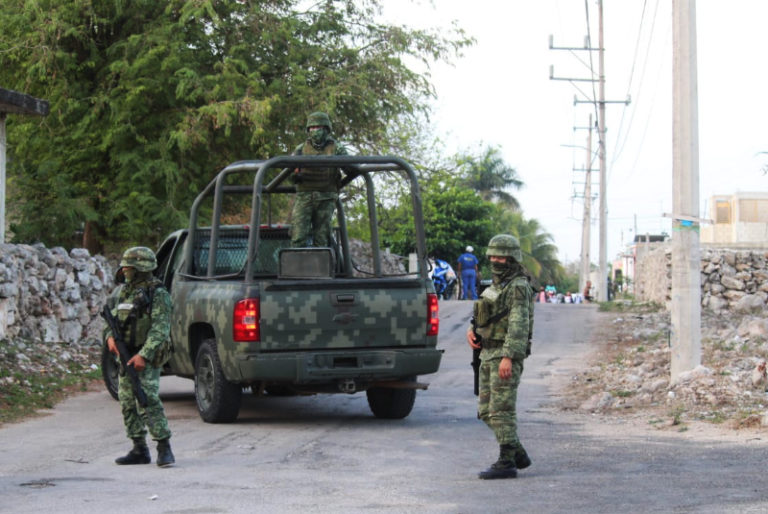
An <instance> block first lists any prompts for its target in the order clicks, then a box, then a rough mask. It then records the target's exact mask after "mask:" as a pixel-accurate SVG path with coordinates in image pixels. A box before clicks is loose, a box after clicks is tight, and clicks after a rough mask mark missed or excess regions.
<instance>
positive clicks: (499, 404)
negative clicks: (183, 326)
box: [477, 358, 523, 447]
mask: <svg viewBox="0 0 768 514" xmlns="http://www.w3.org/2000/svg"><path fill="white" fill-rule="evenodd" d="M500 362H501V358H496V359H488V360H483V361H482V362H481V363H480V387H479V393H480V394H479V399H478V405H477V417H478V418H480V419H481V420H483V421H484V422H485V424H486V425H488V426H489V427H490V429H491V430H493V433H494V435H495V436H496V441H498V443H499V444H500V445H501V444H511V445H513V446H516V447H517V446H520V440H519V439H518V438H517V410H516V409H517V408H516V403H517V387H518V386H519V385H520V377H521V375H522V374H523V362H522V361H517V360H512V376H511V377H510V378H509V379H507V380H502V379H500V378H499V363H500Z"/></svg>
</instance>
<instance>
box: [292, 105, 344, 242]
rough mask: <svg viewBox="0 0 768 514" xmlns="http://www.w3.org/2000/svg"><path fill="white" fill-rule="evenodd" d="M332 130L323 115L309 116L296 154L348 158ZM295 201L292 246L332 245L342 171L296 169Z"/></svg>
mask: <svg viewBox="0 0 768 514" xmlns="http://www.w3.org/2000/svg"><path fill="white" fill-rule="evenodd" d="M332 130H333V127H332V125H331V120H330V118H329V117H328V115H327V114H326V113H324V112H313V113H312V114H310V115H309V116H308V117H307V139H306V141H304V143H302V144H300V145H299V146H298V147H297V148H296V150H294V152H293V154H294V155H347V150H346V148H344V146H343V145H341V144H340V143H338V142H337V141H336V140H334V139H333V137H331V131H332ZM293 181H294V183H295V184H296V191H297V193H296V200H295V202H294V204H293V214H292V221H291V223H292V225H293V231H292V235H291V246H294V247H302V246H307V240H308V238H309V237H310V236H311V237H312V246H330V245H331V226H332V224H333V213H334V211H335V209H336V201H337V199H338V197H339V186H340V183H341V171H340V170H339V168H297V169H296V170H295V171H294V173H293Z"/></svg>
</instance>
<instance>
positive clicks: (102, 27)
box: [0, 0, 471, 245]
mask: <svg viewBox="0 0 768 514" xmlns="http://www.w3.org/2000/svg"><path fill="white" fill-rule="evenodd" d="M378 6H379V2H378V0H363V1H356V0H337V1H328V2H318V3H314V4H306V3H303V2H300V1H298V0H267V1H262V2H220V1H203V2H200V1H195V0H170V1H168V2H153V1H149V0H136V1H134V2H113V1H111V0H56V1H53V0H35V1H32V0H9V1H7V2H5V3H4V5H3V9H2V10H0V29H2V30H0V48H2V49H3V66H2V67H0V84H2V85H3V87H6V88H10V89H14V90H18V91H23V92H25V93H28V94H31V95H33V96H36V97H39V98H44V99H46V100H48V101H49V102H50V105H51V113H50V115H49V116H48V117H46V118H42V119H40V118H32V117H22V116H12V117H10V118H9V123H8V140H9V141H11V142H12V144H11V145H10V147H9V150H10V163H9V170H8V171H9V177H11V179H12V181H13V186H14V187H12V188H11V189H10V192H11V193H12V195H13V200H14V203H15V204H18V205H23V206H24V207H23V208H22V209H19V210H18V211H14V212H13V215H14V216H15V217H16V218H15V220H14V221H15V228H16V239H17V240H18V241H32V240H42V241H43V242H45V243H46V244H49V245H52V244H67V243H68V242H70V240H71V237H72V234H73V233H74V232H75V231H77V230H78V229H80V227H81V225H82V223H83V222H85V221H90V222H94V224H96V225H97V226H98V230H99V232H100V235H101V237H102V238H104V239H106V240H108V241H126V242H128V241H132V242H139V241H140V242H142V243H144V244H151V243H153V242H154V243H156V242H157V241H158V240H159V239H160V238H161V237H162V236H163V235H165V233H167V232H168V231H169V230H170V229H173V228H177V227H179V226H182V225H184V224H185V220H186V218H187V212H188V209H189V206H190V205H191V202H192V200H193V199H194V197H195V196H196V194H197V193H198V192H199V191H200V190H201V189H202V188H203V187H204V186H205V184H207V183H208V182H209V180H210V179H211V178H212V177H213V176H214V174H215V172H216V171H217V170H218V169H220V168H221V167H222V166H224V165H226V164H227V163H229V162H232V161H235V160H239V159H244V158H265V157H270V156H273V155H276V154H283V153H290V151H291V150H292V149H293V148H294V147H295V146H296V145H297V144H298V143H299V142H301V140H302V139H303V138H304V122H305V119H306V114H307V113H308V112H311V111H315V110H323V111H326V112H328V113H329V114H330V115H331V118H332V120H333V125H334V129H335V132H336V134H337V136H339V137H340V139H342V140H344V141H346V142H348V143H350V144H351V146H352V147H353V148H355V149H357V150H359V151H361V152H371V151H374V152H375V150H377V149H381V148H388V147H390V146H391V143H399V142H400V141H397V140H396V138H393V136H392V127H398V126H409V124H410V126H412V127H413V126H417V125H418V123H419V119H421V118H422V117H423V116H424V115H425V114H426V113H427V112H428V109H429V103H428V102H427V101H426V100H428V99H429V98H431V97H433V96H434V91H433V88H432V86H431V84H430V83H429V81H428V78H429V77H428V75H424V74H421V73H417V72H416V71H414V70H412V69H411V68H410V67H409V66H408V65H407V64H406V62H408V61H410V62H415V61H420V62H423V63H429V62H431V61H437V60H448V59H450V58H451V57H452V56H454V55H456V54H457V53H458V52H459V51H460V50H461V48H463V47H464V46H466V45H468V44H470V43H471V40H470V39H468V38H466V37H465V36H464V34H463V33H462V32H461V31H456V32H454V33H449V34H437V33H432V32H428V31H422V30H412V29H407V28H404V27H400V26H394V25H385V24H381V23H378V22H376V14H377V10H378ZM384 120H386V122H384ZM62 185H63V187H62ZM52 226H55V227H56V229H55V230H51V227H52Z"/></svg>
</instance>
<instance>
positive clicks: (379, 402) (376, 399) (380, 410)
mask: <svg viewBox="0 0 768 514" xmlns="http://www.w3.org/2000/svg"><path fill="white" fill-rule="evenodd" d="M366 395H367V396H368V406H369V407H370V408H371V412H373V415H374V416H376V417H377V418H383V419H403V418H404V417H406V416H408V414H410V413H411V410H413V403H414V402H415V401H416V389H395V388H390V387H372V388H371V389H368V390H367V391H366Z"/></svg>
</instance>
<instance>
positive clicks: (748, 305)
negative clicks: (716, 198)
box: [635, 245, 768, 313]
mask: <svg viewBox="0 0 768 514" xmlns="http://www.w3.org/2000/svg"><path fill="white" fill-rule="evenodd" d="M766 260H768V251H766V250H763V249H759V250H758V249H755V250H749V249H738V250H733V249H724V248H706V247H705V248H702V249H701V305H702V307H704V308H706V309H709V310H711V311H713V312H721V311H732V312H744V313H747V312H760V311H763V310H764V309H765V306H766V302H767V301H768V269H767V268H766ZM671 288H672V250H671V247H670V246H669V245H664V246H662V247H659V248H657V249H655V250H652V251H650V252H648V253H647V254H645V255H643V256H639V257H638V259H637V262H636V263H635V296H636V298H637V299H639V300H642V301H654V302H657V303H660V304H662V305H666V306H667V309H669V308H670V302H671Z"/></svg>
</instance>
